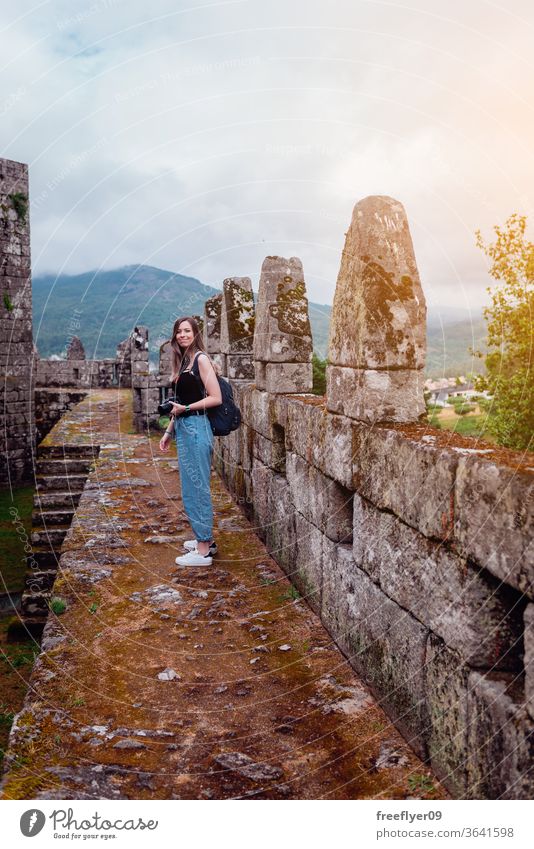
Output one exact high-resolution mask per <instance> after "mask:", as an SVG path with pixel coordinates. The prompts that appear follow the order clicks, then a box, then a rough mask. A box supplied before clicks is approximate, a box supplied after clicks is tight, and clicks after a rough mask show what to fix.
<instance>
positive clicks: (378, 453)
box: [353, 424, 458, 539]
mask: <svg viewBox="0 0 534 849" xmlns="http://www.w3.org/2000/svg"><path fill="white" fill-rule="evenodd" d="M353 428H354V429H353V439H354V442H353V452H354V453H353V472H354V487H355V489H356V490H357V491H358V492H359V493H360V494H361V495H363V496H364V498H366V499H367V500H368V501H371V502H372V503H373V504H374V505H375V506H376V507H379V508H380V509H382V510H391V511H392V512H393V513H395V514H396V515H397V516H398V517H399V518H400V519H402V520H403V522H406V523H407V524H408V525H411V526H412V527H413V528H417V529H418V530H420V531H421V533H423V534H424V535H425V536H427V537H435V538H436V539H447V538H448V537H449V536H450V534H451V533H452V525H453V518H454V486H455V475H456V467H457V464H458V454H456V453H454V452H453V451H452V450H450V449H446V448H439V447H438V446H437V445H433V444H432V443H431V442H420V441H419V442H418V441H416V440H414V439H409V438H408V437H406V436H405V435H404V434H403V433H400V432H398V431H396V430H390V429H387V428H385V427H373V428H370V427H367V426H365V425H360V424H354V425H353Z"/></svg>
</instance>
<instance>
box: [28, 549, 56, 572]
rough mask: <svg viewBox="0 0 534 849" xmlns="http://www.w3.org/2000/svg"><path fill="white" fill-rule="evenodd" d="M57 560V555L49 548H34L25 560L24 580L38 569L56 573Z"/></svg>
mask: <svg viewBox="0 0 534 849" xmlns="http://www.w3.org/2000/svg"><path fill="white" fill-rule="evenodd" d="M58 560H59V553H56V552H55V551H54V549H53V548H51V546H49V545H48V546H43V547H42V548H34V549H33V551H32V553H31V554H28V556H27V558H26V566H27V570H28V571H27V572H26V579H27V580H28V575H31V573H32V572H33V571H34V570H35V571H37V570H36V567H38V568H39V569H40V570H44V571H46V570H48V569H53V570H54V571H56V572H57V566H58Z"/></svg>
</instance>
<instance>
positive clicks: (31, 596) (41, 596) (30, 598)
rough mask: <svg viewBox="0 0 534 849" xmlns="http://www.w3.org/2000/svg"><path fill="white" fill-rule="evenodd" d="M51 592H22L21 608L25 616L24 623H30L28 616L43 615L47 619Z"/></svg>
mask: <svg viewBox="0 0 534 849" xmlns="http://www.w3.org/2000/svg"><path fill="white" fill-rule="evenodd" d="M50 596H51V593H50V592H38V593H33V592H31V591H28V590H24V592H23V593H22V599H21V602H20V609H21V613H22V616H23V617H24V624H25V625H27V624H28V619H27V617H30V616H33V617H41V616H42V617H43V618H44V619H46V617H47V615H48V611H49V602H50Z"/></svg>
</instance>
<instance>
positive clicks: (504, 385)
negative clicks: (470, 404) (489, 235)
mask: <svg viewBox="0 0 534 849" xmlns="http://www.w3.org/2000/svg"><path fill="white" fill-rule="evenodd" d="M526 226H527V219H526V216H524V215H517V214H514V215H511V216H510V218H508V220H507V221H506V224H505V225H504V227H499V226H496V227H494V231H495V234H496V239H495V241H494V242H491V243H489V244H486V243H485V242H484V240H483V238H482V236H481V234H480V231H478V232H477V234H476V235H477V245H478V247H479V248H481V249H482V250H483V251H484V253H485V254H486V256H488V257H489V259H490V260H491V266H490V269H489V271H490V274H491V276H492V277H493V278H494V279H495V280H497V282H498V284H499V285H498V286H497V287H495V288H492V287H489V288H488V292H489V293H490V295H491V306H489V307H487V308H486V309H485V310H484V315H485V318H486V321H487V325H488V353H487V354H486V358H485V363H486V374H485V375H483V376H480V377H478V378H477V379H476V384H475V385H476V387H477V389H479V390H482V389H487V390H488V392H489V393H490V394H491V395H492V396H493V403H492V406H491V416H490V420H489V429H490V431H491V432H492V433H493V434H494V435H495V437H496V438H497V441H498V442H499V443H500V444H501V445H506V446H508V447H509V448H516V449H525V448H526V449H529V448H532V447H533V435H534V243H532V242H530V241H529V240H528V239H527V237H526V235H525V232H526ZM479 356H484V355H483V354H479Z"/></svg>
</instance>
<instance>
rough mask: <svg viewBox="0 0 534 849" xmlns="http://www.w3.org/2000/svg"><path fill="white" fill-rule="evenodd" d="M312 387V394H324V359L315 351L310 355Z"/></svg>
mask: <svg viewBox="0 0 534 849" xmlns="http://www.w3.org/2000/svg"><path fill="white" fill-rule="evenodd" d="M312 368H313V389H312V392H313V394H314V395H325V394H326V360H322V359H321V358H320V357H318V356H317V354H316V353H315V351H314V352H313V355H312Z"/></svg>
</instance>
